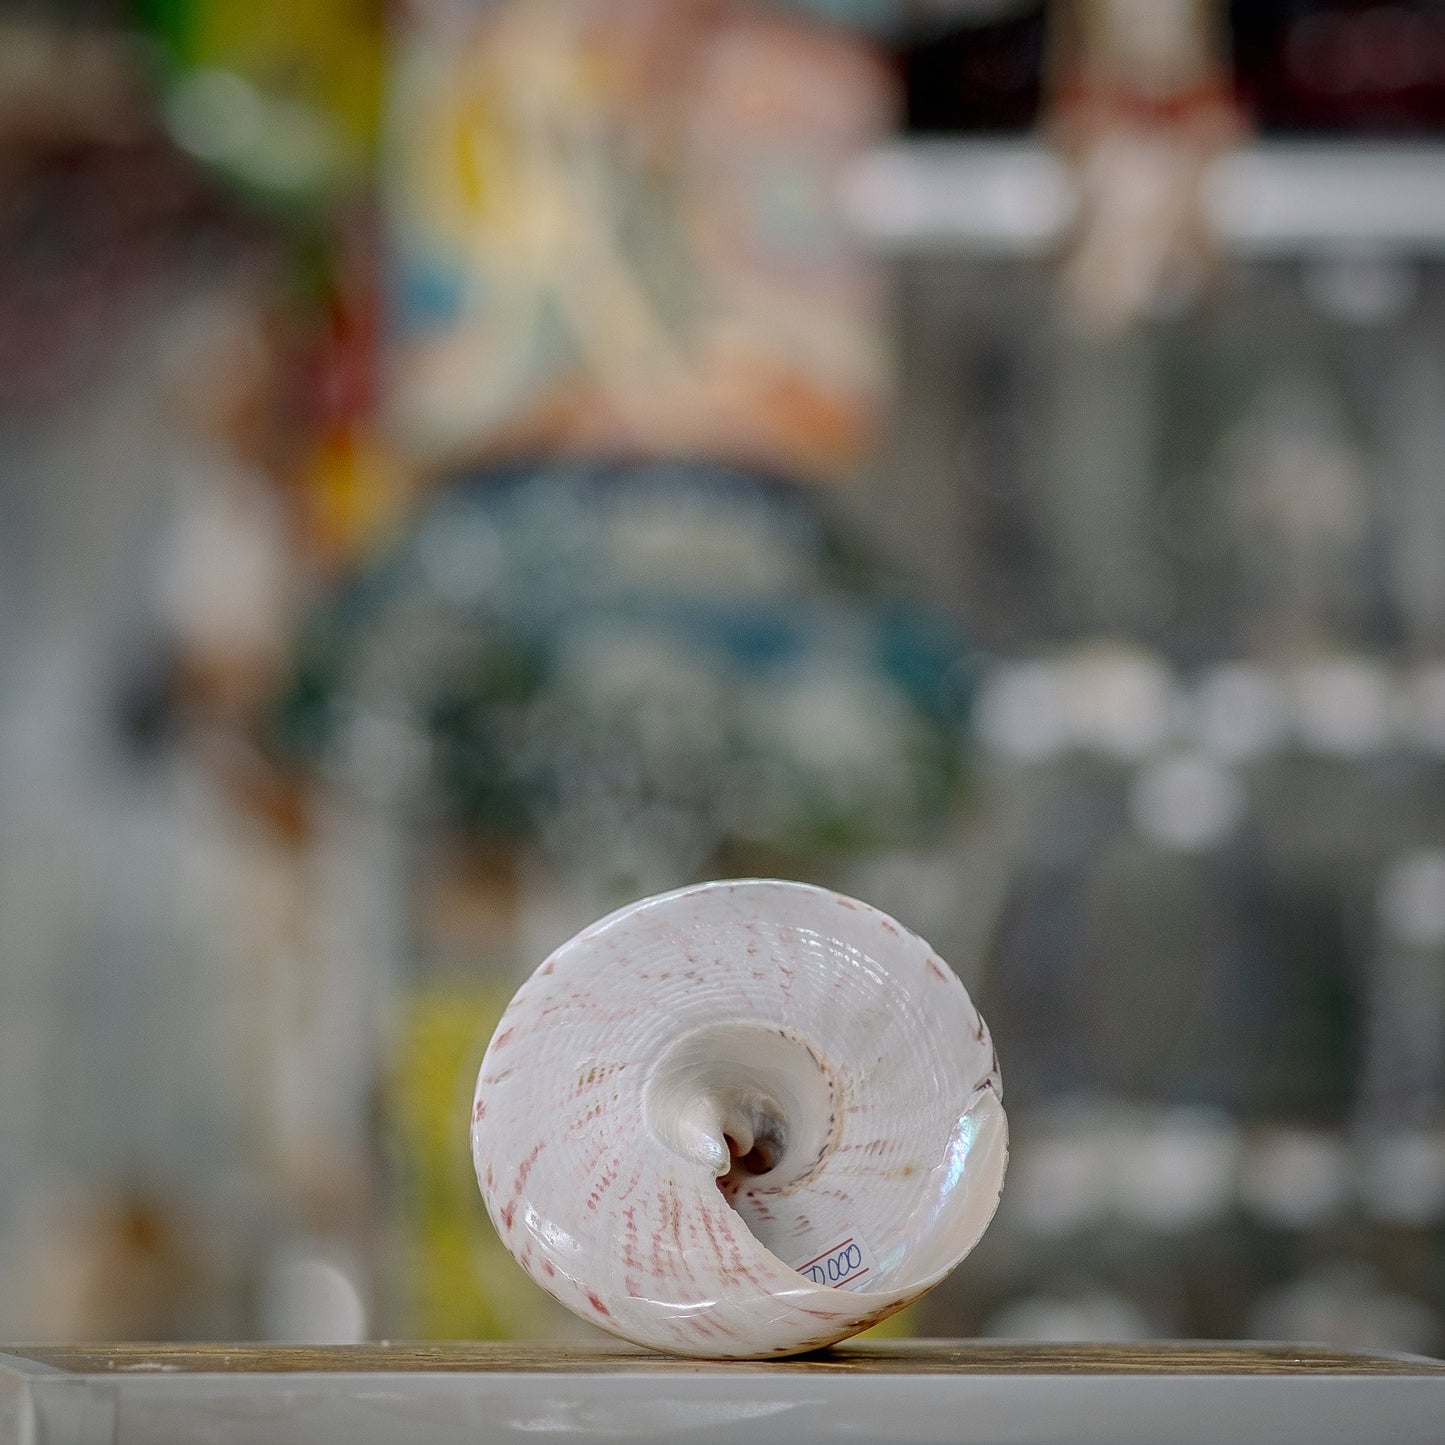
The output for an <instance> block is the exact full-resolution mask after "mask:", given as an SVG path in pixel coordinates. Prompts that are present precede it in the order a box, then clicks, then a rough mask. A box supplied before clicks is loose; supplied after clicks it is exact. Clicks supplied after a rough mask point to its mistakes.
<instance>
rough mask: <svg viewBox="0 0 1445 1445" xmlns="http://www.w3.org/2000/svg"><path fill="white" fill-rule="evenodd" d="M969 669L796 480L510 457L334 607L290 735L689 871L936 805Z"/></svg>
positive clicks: (372, 780) (476, 804)
mask: <svg viewBox="0 0 1445 1445" xmlns="http://www.w3.org/2000/svg"><path fill="white" fill-rule="evenodd" d="M969 673H970V668H969V664H968V661H967V650H966V648H965V645H964V643H963V641H962V640H961V639H960V638H959V637H958V636H957V635H956V634H955V632H954V630H953V629H952V628H951V627H950V626H949V625H948V624H947V622H946V621H944V620H943V619H941V618H939V617H936V616H932V615H930V614H929V613H928V612H927V611H926V610H924V609H922V608H920V607H919V606H917V605H916V604H914V603H913V602H912V601H911V600H910V599H908V598H907V597H906V596H905V595H904V594H903V593H902V592H901V591H900V590H899V589H898V588H896V587H895V586H894V585H892V584H891V583H890V581H889V579H888V578H887V577H886V576H885V575H884V574H883V572H882V571H881V570H880V569H878V568H877V567H876V566H874V565H872V564H871V563H870V562H869V560H868V559H867V557H866V556H865V555H864V554H863V553H862V552H860V551H859V550H858V549H857V548H856V547H853V546H851V545H850V544H849V541H848V540H847V538H846V536H845V535H844V532H843V530H842V529H840V528H839V527H838V525H837V524H836V523H835V522H834V521H833V520H831V519H829V518H828V517H826V516H825V515H824V513H823V510H822V508H821V506H820V504H819V502H818V500H817V498H816V497H814V496H813V495H811V494H809V493H807V492H805V491H803V490H801V489H798V488H795V487H793V486H790V485H788V484H786V483H783V482H778V481H770V480H763V479H760V478H758V477H755V476H753V475H749V474H747V473H744V472H740V471H736V470H732V469H729V468H724V467H718V466H713V465H707V464H697V463H693V464H683V463H676V464H674V463H652V464H644V465H630V464H599V463H567V462H555V463H546V464H540V465H535V466H533V465H524V464H518V465H512V466H508V467H505V468H501V469H498V470H493V471H488V472H485V473H477V474H471V475H466V476H463V477H461V478H458V479H457V480H456V481H455V482H454V484H453V485H451V486H450V487H448V488H447V489H445V490H444V491H443V492H442V493H440V494H439V495H438V496H437V497H436V498H435V499H434V500H433V501H432V502H431V504H430V505H429V506H428V507H426V508H425V509H424V511H423V512H422V514H421V515H420V517H419V518H418V519H417V521H416V523H415V525H414V526H413V527H412V528H411V530H410V531H409V533H408V534H407V535H406V536H405V537H404V538H403V539H402V540H401V541H400V542H399V544H398V545H396V546H395V547H394V548H393V549H392V550H391V551H390V553H389V554H388V555H386V556H385V557H384V558H382V559H380V560H378V561H377V562H376V563H375V564H373V565H372V566H370V567H369V568H367V569H366V570H365V571H364V572H363V573H362V575H360V576H359V577H357V578H355V579H354V580H353V581H352V582H351V583H350V584H349V585H348V586H347V587H346V588H345V589H344V590H343V591H341V592H340V593H339V594H338V595H337V596H336V597H335V598H334V599H333V600H331V601H330V602H329V603H328V604H327V605H326V606H325V607H324V608H323V609H322V611H321V612H320V614H319V615H318V617H317V618H316V620H315V622H314V625H313V626H312V628H311V629H310V631H309V635H308V639H307V642H306V645H305V647H304V650H303V656H302V659H301V663H300V668H299V674H298V683H297V687H296V690H295V693H294V694H293V696H292V698H291V699H290V702H289V704H288V706H287V708H286V710H285V714H284V717H283V720H282V727H281V738H282V740H283V745H284V746H285V747H286V749H287V750H288V751H289V752H290V754H291V755H292V756H293V757H295V758H301V759H303V760H305V761H307V762H308V763H311V764H315V765H319V766H320V767H321V769H322V770H323V772H324V773H325V774H326V775H327V776H328V777H330V778H331V779H332V780H334V781H335V782H337V783H338V784H340V785H341V786H343V787H345V788H348V789H358V790H360V791H361V792H362V793H363V794H367V795H370V796H373V797H374V798H376V800H377V801H379V802H384V803H387V804H394V805H399V806H401V807H403V808H405V809H406V810H407V811H408V812H409V813H414V814H415V815H417V816H420V817H422V818H425V819H428V820H430V821H433V822H436V823H439V824H441V825H444V826H454V827H460V828H461V829H463V830H464V831H466V832H468V833H472V834H476V835H482V836H493V837H501V838H531V839H533V840H535V841H540V842H541V843H542V844H543V845H544V847H545V848H546V849H547V851H548V852H549V853H553V854H560V855H561V856H562V858H563V859H565V860H567V861H569V862H572V863H581V864H586V863H587V862H588V861H589V858H590V857H591V855H592V854H593V853H594V852H596V853H597V854H598V859H597V860H594V861H601V860H602V859H608V860H615V859H616V858H618V857H619V856H622V855H624V854H626V855H627V856H629V857H633V855H636V856H635V857H633V863H632V865H629V866H634V865H635V867H636V868H637V869H638V870H640V871H641V872H642V873H644V874H645V873H646V872H647V871H648V870H647V857H648V856H651V855H652V854H653V853H655V852H656V851H657V850H658V849H659V848H660V849H662V850H664V852H665V854H666V856H667V859H668V865H667V870H666V871H669V872H676V871H677V870H678V866H679V863H680V862H681V861H683V860H685V862H686V864H687V865H688V866H690V867H693V868H700V867H702V866H703V865H704V863H707V862H710V861H713V860H715V859H716V857H717V855H718V852H719V850H720V849H726V848H728V847H729V846H733V847H741V848H744V849H764V850H769V851H782V852H785V853H787V854H789V855H798V854H805V855H812V854H816V853H818V852H820V851H830V850H832V849H834V848H838V847H851V846H861V845H865V844H870V843H877V842H882V841H897V840H899V839H902V838H907V837H912V836H916V835H917V834H919V833H920V831H923V830H926V829H927V827H928V825H929V824H930V823H933V822H936V821H937V820H938V819H940V818H941V817H942V816H943V815H944V814H945V813H946V812H947V810H948V808H949V805H950V803H951V802H952V800H953V799H954V797H955V795H956V792H957V789H958V786H959V784H960V782H961V779H962V738H963V723H964V715H965V703H966V695H967V686H966V683H967V678H968V676H969ZM629 849H631V853H630V854H629V852H628V850H629ZM619 850H620V852H619ZM659 861H660V860H659ZM609 866H610V865H609ZM683 871H686V868H684V870H683Z"/></svg>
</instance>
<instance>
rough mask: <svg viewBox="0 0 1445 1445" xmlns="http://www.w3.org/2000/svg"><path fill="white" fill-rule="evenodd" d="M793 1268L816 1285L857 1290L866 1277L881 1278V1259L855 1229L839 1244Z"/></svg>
mask: <svg viewBox="0 0 1445 1445" xmlns="http://www.w3.org/2000/svg"><path fill="white" fill-rule="evenodd" d="M793 1268H794V1269H796V1270H797V1271H798V1273H799V1274H801V1275H803V1276H804V1277H805V1278H807V1279H810V1280H812V1281H813V1283H814V1284H826V1285H832V1286H833V1287H834V1288H836V1289H858V1288H859V1287H860V1286H861V1285H862V1284H863V1283H864V1281H865V1280H873V1279H876V1278H877V1277H878V1261H877V1260H876V1259H874V1258H873V1251H872V1250H871V1249H869V1248H868V1245H867V1243H866V1241H865V1240H864V1238H863V1236H862V1235H861V1234H859V1233H858V1231H857V1230H856V1229H850V1230H849V1231H848V1233H847V1234H846V1235H844V1236H843V1238H842V1239H840V1240H838V1242H837V1243H836V1244H833V1245H830V1246H829V1247H828V1248H827V1249H825V1250H823V1251H822V1252H821V1253H817V1254H815V1255H813V1256H812V1257H811V1258H809V1259H808V1260H806V1261H805V1262H804V1263H802V1264H795V1265H794V1266H793Z"/></svg>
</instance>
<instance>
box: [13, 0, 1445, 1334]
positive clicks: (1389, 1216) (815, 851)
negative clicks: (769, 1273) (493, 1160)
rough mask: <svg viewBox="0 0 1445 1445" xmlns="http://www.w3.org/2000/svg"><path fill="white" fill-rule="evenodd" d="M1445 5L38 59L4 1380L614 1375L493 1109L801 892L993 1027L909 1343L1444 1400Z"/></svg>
mask: <svg viewBox="0 0 1445 1445" xmlns="http://www.w3.org/2000/svg"><path fill="white" fill-rule="evenodd" d="M1442 483H1445V3H1437V0H1399V3H1375V0H1250V3H1246V0H1238V3H1234V4H1224V3H1218V0H1051V3H1047V4H1045V3H1042V0H793V3H785V0H774V3H764V0H397V3H391V4H383V3H382V0H307V3H306V4H304V5H297V4H295V3H294V0H293V3H282V0H245V3H242V0H135V3H133V4H127V3H123V0H110V3H101V0H55V3H48V4H28V5H18V4H14V3H5V4H3V5H0V1280H3V1281H4V1285H3V1288H0V1338H10V1339H22V1338H23V1339H50V1340H66V1339H94V1338H119V1339H124V1338H143V1339H167V1338H199V1339H207V1338H237V1337H252V1338H261V1339H273V1340H303V1341H344V1340H348V1339H358V1338H364V1337H405V1336H411V1337H421V1338H429V1337H466V1336H473V1337H507V1336H512V1337H537V1336H541V1337H551V1338H562V1337H570V1336H575V1335H578V1334H581V1333H585V1332H586V1331H587V1330H588V1327H587V1326H584V1325H582V1324H580V1323H578V1322H576V1321H574V1320H572V1319H571V1318H570V1316H564V1315H562V1314H561V1312H560V1311H559V1309H558V1308H557V1307H556V1306H554V1305H553V1304H552V1303H551V1301H550V1300H548V1299H547V1298H546V1297H545V1296H543V1295H542V1294H541V1293H540V1291H538V1290H536V1289H535V1288H534V1287H533V1286H532V1285H531V1283H530V1282H529V1281H528V1280H527V1279H526V1278H525V1276H524V1275H523V1274H522V1272H521V1271H520V1270H519V1269H518V1268H517V1267H516V1266H515V1265H513V1263H512V1262H511V1260H510V1258H509V1257H508V1256H507V1255H506V1254H505V1251H504V1250H503V1249H502V1247H501V1246H500V1245H499V1244H498V1242H497V1241H496V1239H495V1236H494V1235H493V1234H492V1233H491V1230H490V1226H489V1224H488V1223H487V1220H486V1216H485V1212H484V1210H483V1208H482V1206H481V1201H480V1197H479V1194H478V1191H477V1188H476V1185H475V1181H474V1180H473V1178H472V1175H471V1168H470V1161H469V1158H468V1154H467V1140H466V1128H465V1121H466V1118H467V1112H468V1104H469V1101H470V1096H471V1089H472V1085H473V1082H474V1079H475V1073H476V1069H477V1066H478V1063H479V1061H480V1057H481V1053H482V1050H483V1048H484V1046H485V1042H486V1039H487V1037H488V1035H489V1033H490V1029H491V1027H492V1024H493V1022H494V1021H495V1019H496V1017H497V1016H498V1014H499V1013H500V1010H501V1008H502V1007H503V1006H504V1004H505V1002H506V1000H507V999H508V998H509V997H510V995H511V992H512V991H513V989H514V988H515V987H516V985H517V984H518V983H519V982H520V980H521V979H522V978H523V977H525V976H526V974H527V973H529V972H530V971H531V969H532V968H534V967H535V966H536V965H537V963H538V962H539V961H540V960H541V959H542V958H543V957H544V956H545V955H546V953H547V952H548V951H549V950H550V949H551V948H552V947H554V946H555V945H556V944H558V943H560V942H561V941H562V940H564V939H565V938H567V937H568V936H569V935H570V934H571V933H572V932H574V931H575V930H576V929H577V928H579V927H580V926H582V925H583V924H585V923H587V922H589V921H591V920H592V919H593V918H595V917H596V916H598V915H600V914H601V913H603V912H605V911H607V910H608V909H610V908H611V907H613V906H615V905H617V904H619V903H622V902H625V901H628V900H630V899H632V898H634V897H637V896H639V895H641V894H644V893H647V892H652V891H657V890H660V889H663V888H668V887H672V886H675V885H679V884H682V883H685V882H688V881H689V880H694V879H699V878H705V877H711V876H718V875H728V874H732V875H749V874H764V875H782V876H789V877H798V878H803V879H808V880H812V881H816V882H820V883H825V884H828V885H831V886H834V887H838V888H841V889H843V890H845V891H848V892H852V893H856V894H858V895H861V896H863V897H865V898H867V899H869V900H870V901H871V902H874V903H876V904H877V905H879V906H880V907H882V908H884V909H885V910H887V911H889V912H891V913H893V914H895V915H896V916H898V917H899V918H900V919H902V920H904V921H905V922H906V923H908V924H909V925H910V926H911V927H912V928H914V929H915V930H916V931H918V932H920V933H922V934H923V935H924V936H925V937H927V938H928V939H929V940H930V941H931V942H932V943H933V944H934V945H935V947H936V948H937V949H938V950H939V951H940V952H941V953H942V955H943V956H944V957H946V958H948V959H949V960H951V962H952V963H953V965H954V966H955V967H956V968H957V970H958V972H959V973H960V975H961V976H962V977H963V979H964V981H965V982H966V984H967V985H968V987H969V989H970V990H971V991H972V992H973V994H974V997H975V998H976V999H977V1000H978V1001H979V1002H980V1004H981V1006H982V1008H983V1011H984V1013H985V1015H986V1016H987V1017H988V1019H989V1021H990V1023H991V1024H992V1025H993V1028H994V1032H995V1035H996V1037H997V1040H998V1043H999V1050H1000V1054H1001V1056H1002V1058H1003V1060H1004V1069H1005V1075H1006V1080H1007V1099H1008V1103H1009V1108H1010V1118H1011V1122H1012V1128H1013V1133H1014V1152H1013V1163H1012V1166H1011V1170H1010V1179H1009V1185H1008V1188H1007V1190H1006V1192H1005V1196H1004V1202H1003V1206H1002V1209H1001V1211H1000V1214H999V1216H998V1219H997V1220H996V1222H995V1224H994V1225H993V1227H992V1229H991V1230H990V1232H989V1233H988V1235H987V1237H986V1238H985V1240H984V1241H983V1243H982V1244H981V1246H980V1247H979V1249H978V1250H977V1251H976V1253H975V1254H974V1255H973V1256H972V1257H971V1258H970V1260H969V1261H968V1263H967V1265H966V1266H965V1267H964V1268H963V1269H961V1270H960V1271H959V1272H958V1274H957V1275H956V1276H955V1277H954V1278H953V1279H952V1280H951V1281H950V1282H948V1283H947V1284H945V1285H944V1286H942V1287H941V1288H940V1289H939V1290H938V1291H936V1292H935V1293H934V1294H933V1295H932V1296H930V1297H929V1298H928V1299H926V1300H925V1301H923V1302H922V1303H920V1304H919V1305H917V1306H915V1307H914V1308H913V1309H912V1310H910V1311H909V1312H908V1313H907V1314H906V1315H905V1316H901V1317H899V1319H898V1320H896V1321H894V1322H892V1326H891V1327H892V1328H893V1329H895V1330H900V1331H904V1332H913V1333H921V1334H949V1335H952V1334H975V1333H977V1334H995V1335H1008V1336H1014V1337H1024V1338H1050V1337H1072V1338H1085V1339H1108V1338H1113V1339H1120V1338H1125V1339H1127V1338H1142V1337H1149V1336H1196V1337H1239V1336H1246V1337H1249V1336H1253V1337H1266V1336H1272V1337H1290V1338H1296V1339H1307V1340H1316V1341H1329V1342H1339V1343H1347V1344H1358V1345H1365V1346H1374V1347H1386V1348H1399V1349H1407V1350H1420V1351H1425V1352H1431V1351H1439V1350H1441V1349H1445V565H1442V560H1445V484H1442Z"/></svg>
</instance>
